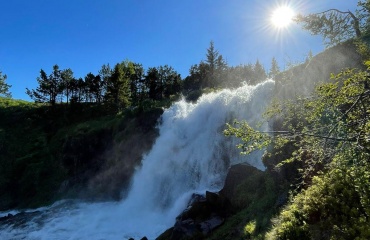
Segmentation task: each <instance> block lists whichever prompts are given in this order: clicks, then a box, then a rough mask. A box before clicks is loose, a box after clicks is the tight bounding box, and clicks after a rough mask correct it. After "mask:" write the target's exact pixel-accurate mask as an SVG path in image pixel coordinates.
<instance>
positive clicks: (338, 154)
mask: <svg viewBox="0 0 370 240" xmlns="http://www.w3.org/2000/svg"><path fill="white" fill-rule="evenodd" d="M366 64H367V66H368V67H369V66H370V62H367V63H366ZM369 84H370V79H369V77H368V74H367V71H360V70H356V69H347V70H344V71H342V72H341V73H339V74H338V75H333V76H332V81H331V82H329V83H325V84H322V85H319V86H318V87H317V89H316V92H315V94H313V95H312V96H311V97H306V98H298V99H293V100H287V101H284V102H279V101H276V102H275V103H274V104H273V106H272V107H271V108H270V109H269V110H268V111H267V112H266V117H267V118H269V119H275V120H277V119H283V123H282V125H281V127H280V129H274V131H273V132H269V133H264V132H259V131H257V130H254V129H253V128H251V127H250V126H249V125H248V124H247V123H245V122H242V123H237V125H236V126H232V125H228V128H227V129H226V130H225V134H226V135H234V136H236V137H238V138H240V139H241V140H242V143H241V144H240V145H239V147H240V148H242V152H244V153H246V154H248V153H250V152H252V151H254V150H257V149H263V148H266V147H267V146H269V145H270V144H272V146H273V147H274V148H275V149H276V150H278V149H282V148H283V146H285V145H286V144H287V143H290V144H293V145H295V146H296V150H294V151H293V153H292V155H291V157H289V158H288V159H286V160H285V161H283V162H282V163H280V164H279V165H280V166H281V165H282V164H289V163H291V162H296V161H299V162H302V164H303V166H304V167H303V168H302V169H301V174H302V184H301V188H303V189H306V190H303V191H302V193H300V194H298V195H297V196H296V197H295V198H294V199H293V202H292V204H291V205H288V207H287V209H286V210H284V211H282V213H281V214H280V216H279V217H278V219H277V220H276V226H275V227H274V228H273V230H272V233H271V236H274V237H275V238H276V239H310V238H313V239H317V238H318V237H317V236H319V235H321V236H322V237H323V239H330V238H331V237H332V238H334V239H342V238H343V239H354V237H355V236H361V239H364V238H366V237H368V236H369V232H368V230H367V228H366V227H365V226H368V225H369V217H368V216H369V212H368V206H369V193H370V192H369V185H368V181H369V178H368V176H369V173H370V162H369V157H370V156H369V155H370V139H369V134H370V121H369V120H370V111H369V109H368V107H367V106H369V105H370V89H369ZM276 150H275V151H276ZM345 206H348V207H345ZM318 214H319V216H316V215H318ZM341 234H342V235H341ZM365 236H366V237H365Z"/></svg>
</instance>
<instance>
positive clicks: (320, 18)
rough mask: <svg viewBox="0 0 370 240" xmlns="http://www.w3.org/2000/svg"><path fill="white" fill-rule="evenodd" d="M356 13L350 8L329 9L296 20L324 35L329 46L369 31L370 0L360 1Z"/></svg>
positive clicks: (308, 28) (358, 36)
mask: <svg viewBox="0 0 370 240" xmlns="http://www.w3.org/2000/svg"><path fill="white" fill-rule="evenodd" d="M358 6H359V7H360V8H359V9H358V10H357V11H356V13H353V12H351V11H349V10H347V11H341V10H338V9H335V8H334V9H328V10H326V11H323V12H320V13H313V14H308V15H306V16H304V15H298V16H297V17H296V18H295V21H296V22H298V23H299V24H301V25H302V27H303V29H306V30H308V31H310V32H311V33H312V34H314V35H322V37H323V38H324V41H325V44H326V45H327V46H333V45H335V44H338V43H340V42H343V41H345V40H348V39H351V38H360V37H362V36H363V34H364V33H365V32H367V31H368V26H369V24H368V22H369V17H370V15H369V14H370V11H369V10H370V4H369V0H366V1H359V3H358Z"/></svg>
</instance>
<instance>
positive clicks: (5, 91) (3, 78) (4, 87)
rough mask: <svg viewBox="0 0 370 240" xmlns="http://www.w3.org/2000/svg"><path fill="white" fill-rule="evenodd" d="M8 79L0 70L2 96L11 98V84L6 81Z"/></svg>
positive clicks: (0, 92) (0, 91) (0, 94)
mask: <svg viewBox="0 0 370 240" xmlns="http://www.w3.org/2000/svg"><path fill="white" fill-rule="evenodd" d="M6 79H7V76H6V74H4V75H3V73H2V72H1V71H0V96H4V97H8V98H10V97H11V96H12V95H11V93H10V92H9V88H11V85H9V84H7V83H6Z"/></svg>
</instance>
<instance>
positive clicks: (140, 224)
mask: <svg viewBox="0 0 370 240" xmlns="http://www.w3.org/2000/svg"><path fill="white" fill-rule="evenodd" d="M273 85H274V83H273V81H270V80H268V81H266V82H264V83H261V84H259V85H257V86H247V85H246V86H243V87H240V88H238V89H235V90H222V91H219V92H216V93H210V94H207V95H204V96H202V97H201V98H200V99H199V100H198V101H197V103H194V104H192V103H187V102H186V101H184V100H181V101H179V102H177V103H175V104H173V106H171V107H170V108H169V109H167V110H166V111H165V112H164V114H163V116H162V120H161V125H160V126H159V131H160V136H159V137H158V139H157V140H156V142H155V144H154V146H153V148H152V150H151V151H150V153H149V154H148V155H146V156H144V158H143V162H142V167H141V168H139V169H138V170H137V171H136V173H135V175H134V177H133V180H132V186H131V190H130V192H129V194H128V196H127V198H126V199H125V200H123V201H121V202H117V203H112V202H108V203H79V204H56V205H55V206H53V207H50V208H49V209H48V210H47V211H44V213H43V214H41V215H42V216H39V217H35V218H34V219H33V220H32V221H29V222H28V223H27V224H26V225H24V226H22V227H14V226H13V227H9V228H2V229H1V228H0V239H129V238H130V237H133V238H135V239H141V238H142V237H143V236H147V237H148V238H149V239H154V238H155V237H157V236H158V235H159V234H161V233H162V232H163V231H164V230H166V229H167V228H169V227H171V226H172V225H173V224H174V222H175V218H176V216H177V215H178V214H179V213H181V211H182V210H183V209H184V208H185V207H186V205H187V203H188V201H189V199H190V196H191V194H192V193H204V192H205V191H206V190H211V191H218V190H220V188H221V187H222V185H223V181H224V179H225V175H226V172H227V169H228V167H229V166H230V164H235V163H238V162H242V161H248V162H249V163H251V164H252V165H254V166H256V167H258V168H260V169H263V168H264V167H263V165H262V163H261V162H260V157H261V155H260V153H257V154H255V155H251V156H249V157H248V159H247V160H246V158H245V157H241V156H240V155H239V153H238V150H237V149H235V144H236V143H235V140H232V139H225V137H224V136H223V134H222V131H223V129H224V126H225V122H230V121H232V120H234V119H245V120H247V121H248V122H249V123H250V124H251V125H254V124H256V123H257V122H258V121H259V120H260V117H261V114H262V113H263V111H264V108H265V106H266V104H267V103H268V101H269V99H270V97H269V96H270V95H271V92H272V88H273Z"/></svg>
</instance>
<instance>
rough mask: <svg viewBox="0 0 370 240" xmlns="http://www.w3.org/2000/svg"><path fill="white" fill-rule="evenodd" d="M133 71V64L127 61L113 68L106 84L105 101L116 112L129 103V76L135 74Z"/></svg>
mask: <svg viewBox="0 0 370 240" xmlns="http://www.w3.org/2000/svg"><path fill="white" fill-rule="evenodd" d="M134 71H135V70H134V63H133V62H131V61H128V60H126V61H123V62H121V63H117V64H116V65H115V66H114V69H113V73H112V75H111V77H110V78H109V81H108V84H107V92H106V99H107V101H108V102H111V103H113V104H114V105H115V107H116V109H117V111H120V110H122V109H124V108H126V107H128V106H129V105H130V103H131V99H130V98H131V92H130V76H131V75H133V74H134V73H135V72H134Z"/></svg>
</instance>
